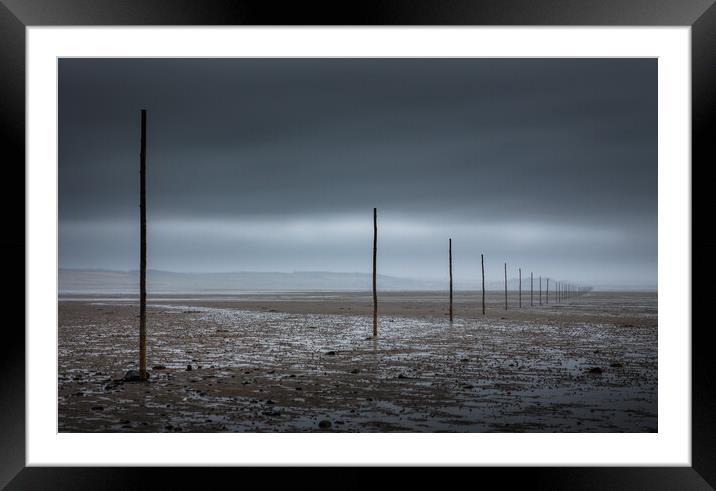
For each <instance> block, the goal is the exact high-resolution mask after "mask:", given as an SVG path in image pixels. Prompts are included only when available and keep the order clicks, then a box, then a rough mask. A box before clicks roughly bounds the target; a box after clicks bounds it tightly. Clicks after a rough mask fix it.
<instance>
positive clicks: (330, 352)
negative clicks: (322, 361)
mask: <svg viewBox="0 0 716 491" xmlns="http://www.w3.org/2000/svg"><path fill="white" fill-rule="evenodd" d="M326 356H336V352H335V351H326Z"/></svg>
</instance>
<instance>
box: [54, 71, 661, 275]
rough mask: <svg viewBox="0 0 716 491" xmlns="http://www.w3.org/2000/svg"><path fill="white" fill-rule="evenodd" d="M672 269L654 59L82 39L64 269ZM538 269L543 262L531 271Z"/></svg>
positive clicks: (73, 91)
mask: <svg viewBox="0 0 716 491" xmlns="http://www.w3.org/2000/svg"><path fill="white" fill-rule="evenodd" d="M143 108H145V109H147V112H148V118H147V119H148V148H147V166H148V198H147V201H148V267H149V268H150V269H162V270H170V271H306V270H318V271H347V272H369V271H370V269H371V257H372V256H371V254H372V252H371V247H372V211H373V207H374V206H375V207H378V219H379V271H380V273H382V274H386V275H395V276H405V277H411V278H424V279H441V278H444V277H446V276H447V242H448V237H452V239H453V249H454V257H455V261H454V265H455V277H456V280H457V281H460V280H465V279H467V278H471V277H475V276H476V275H478V274H479V267H480V266H479V262H480V253H481V252H484V253H485V258H486V270H487V274H488V277H492V276H494V277H495V278H494V279H499V278H501V274H503V272H502V267H503V266H502V264H503V262H504V261H507V262H508V267H509V268H510V272H509V274H510V277H512V276H515V275H516V268H517V267H518V266H520V267H522V268H523V274H524V272H529V271H534V272H535V275H537V274H542V275H544V276H550V277H552V278H556V279H562V280H572V281H575V282H582V283H584V284H592V285H597V286H598V285H649V286H656V279H657V62H656V60H655V59H650V60H636V59H611V60H607V59H604V60H601V59H573V60H571V59H322V60H321V59H201V60H191V59H171V60H161V59H144V60H138V59H133V60H122V59H100V60H95V59H62V60H60V61H59V220H60V231H59V259H60V267H61V268H101V269H120V270H136V269H138V264H139V258H138V255H139V254H138V253H139V242H138V241H139V208H138V203H139V173H138V170H139V131H140V127H139V122H140V119H139V115H140V109H143ZM527 274H528V273H527Z"/></svg>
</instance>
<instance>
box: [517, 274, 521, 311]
mask: <svg viewBox="0 0 716 491" xmlns="http://www.w3.org/2000/svg"><path fill="white" fill-rule="evenodd" d="M517 271H518V272H519V277H520V308H522V268H518V269H517Z"/></svg>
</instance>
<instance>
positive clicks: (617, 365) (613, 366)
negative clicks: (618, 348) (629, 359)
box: [609, 361, 624, 368]
mask: <svg viewBox="0 0 716 491" xmlns="http://www.w3.org/2000/svg"><path fill="white" fill-rule="evenodd" d="M609 366H610V367H612V368H624V365H622V364H621V363H619V362H618V361H615V362H614V363H612V364H611V365H609Z"/></svg>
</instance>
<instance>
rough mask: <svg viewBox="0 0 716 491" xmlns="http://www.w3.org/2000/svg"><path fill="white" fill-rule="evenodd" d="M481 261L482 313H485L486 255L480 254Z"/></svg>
mask: <svg viewBox="0 0 716 491" xmlns="http://www.w3.org/2000/svg"><path fill="white" fill-rule="evenodd" d="M480 263H481V264H482V315H485V256H484V255H483V254H480Z"/></svg>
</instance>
